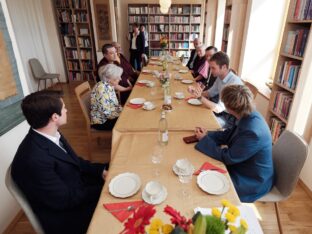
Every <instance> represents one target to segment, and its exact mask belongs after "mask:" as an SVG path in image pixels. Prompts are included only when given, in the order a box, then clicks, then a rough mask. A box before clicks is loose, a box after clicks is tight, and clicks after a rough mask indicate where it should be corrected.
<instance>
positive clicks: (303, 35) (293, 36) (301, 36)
mask: <svg viewBox="0 0 312 234" xmlns="http://www.w3.org/2000/svg"><path fill="white" fill-rule="evenodd" d="M308 34H309V30H308V29H298V30H295V31H288V33H287V39H286V44H285V47H284V52H285V53H287V54H291V55H295V56H300V57H302V56H303V53H304V49H305V45H306V43H307V38H308Z"/></svg>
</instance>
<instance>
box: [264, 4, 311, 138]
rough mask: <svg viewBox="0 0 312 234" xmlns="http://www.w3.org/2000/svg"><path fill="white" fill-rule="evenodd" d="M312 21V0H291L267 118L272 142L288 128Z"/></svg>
mask: <svg viewBox="0 0 312 234" xmlns="http://www.w3.org/2000/svg"><path fill="white" fill-rule="evenodd" d="M311 25H312V1H310V0H307V1H300V0H291V1H290V3H289V8H288V13H287V19H286V23H285V26H284V31H283V36H282V42H281V47H280V52H279V56H278V61H277V66H276V71H275V75H274V81H273V87H272V94H271V98H270V103H269V111H268V115H267V121H268V123H269V126H270V128H271V133H272V139H273V143H275V142H276V140H277V139H278V137H279V136H280V134H281V133H282V132H283V130H284V129H285V128H287V124H288V117H289V115H290V113H291V109H292V103H293V100H294V96H295V95H296V92H297V91H296V88H297V86H298V83H299V82H300V80H301V79H303V78H301V77H300V71H301V66H302V64H303V61H304V59H305V53H307V51H305V47H306V44H307V41H308V40H309V38H308V36H309V33H310V31H311Z"/></svg>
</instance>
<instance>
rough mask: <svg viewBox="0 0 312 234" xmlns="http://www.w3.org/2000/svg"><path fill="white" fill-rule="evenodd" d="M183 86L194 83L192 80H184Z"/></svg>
mask: <svg viewBox="0 0 312 234" xmlns="http://www.w3.org/2000/svg"><path fill="white" fill-rule="evenodd" d="M181 82H182V83H183V84H192V83H193V81H192V80H182V81H181Z"/></svg>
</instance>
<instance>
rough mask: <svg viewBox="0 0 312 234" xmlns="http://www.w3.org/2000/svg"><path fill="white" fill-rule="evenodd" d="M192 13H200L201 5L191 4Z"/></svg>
mask: <svg viewBox="0 0 312 234" xmlns="http://www.w3.org/2000/svg"><path fill="white" fill-rule="evenodd" d="M192 14H193V15H197V14H198V15H199V14H201V7H200V6H193V7H192Z"/></svg>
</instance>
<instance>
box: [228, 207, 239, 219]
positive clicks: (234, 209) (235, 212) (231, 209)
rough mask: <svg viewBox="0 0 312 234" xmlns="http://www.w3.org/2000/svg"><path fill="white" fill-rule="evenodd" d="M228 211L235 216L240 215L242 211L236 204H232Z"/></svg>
mask: <svg viewBox="0 0 312 234" xmlns="http://www.w3.org/2000/svg"><path fill="white" fill-rule="evenodd" d="M228 212H229V213H231V214H232V215H234V216H235V217H237V216H239V215H240V211H239V209H238V208H237V207H236V206H230V207H229V209H228Z"/></svg>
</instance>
